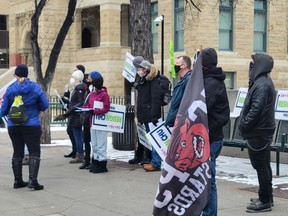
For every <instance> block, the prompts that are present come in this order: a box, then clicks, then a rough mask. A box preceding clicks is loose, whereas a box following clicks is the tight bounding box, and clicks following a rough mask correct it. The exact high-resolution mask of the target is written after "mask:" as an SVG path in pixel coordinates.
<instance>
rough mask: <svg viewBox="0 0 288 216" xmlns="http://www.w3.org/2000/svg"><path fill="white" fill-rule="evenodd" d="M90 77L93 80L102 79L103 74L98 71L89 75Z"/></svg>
mask: <svg viewBox="0 0 288 216" xmlns="http://www.w3.org/2000/svg"><path fill="white" fill-rule="evenodd" d="M89 76H90V77H91V78H92V79H96V78H98V77H102V76H101V74H100V73H99V72H98V71H91V72H90V73H89Z"/></svg>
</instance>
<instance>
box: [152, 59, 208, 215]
mask: <svg viewBox="0 0 288 216" xmlns="http://www.w3.org/2000/svg"><path fill="white" fill-rule="evenodd" d="M209 157H210V143H209V134H208V119H207V107H206V98H205V90H204V81H203V72H202V56H201V54H200V55H199V56H198V58H197V61H196V63H195V66H194V68H193V72H192V73H191V76H190V78H189V81H188V83H187V86H186V88H185V92H184V95H183V100H182V102H181V105H180V107H179V110H178V114H177V117H176V120H175V124H174V128H173V132H172V136H171V140H170V145H169V147H168V151H167V157H166V159H165V163H164V167H163V170H162V175H161V178H160V181H159V186H158V190H157V194H156V198H155V201H154V209H153V215H155V216H174V215H183V216H199V215H201V213H202V211H203V209H204V207H205V206H206V204H207V203H208V201H209V197H210V179H211V174H210V173H211V170H210V161H209Z"/></svg>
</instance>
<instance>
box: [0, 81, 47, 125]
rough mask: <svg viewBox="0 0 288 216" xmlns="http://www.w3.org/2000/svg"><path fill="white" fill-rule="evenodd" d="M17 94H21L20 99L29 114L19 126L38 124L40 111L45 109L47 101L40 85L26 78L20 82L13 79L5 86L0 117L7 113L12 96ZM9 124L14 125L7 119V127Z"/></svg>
mask: <svg viewBox="0 0 288 216" xmlns="http://www.w3.org/2000/svg"><path fill="white" fill-rule="evenodd" d="M17 95H22V101H23V103H24V105H25V109H26V112H27V114H28V116H29V119H28V121H27V122H25V123H23V124H21V126H40V125H41V122H40V118H39V114H40V111H45V110H46V109H47V108H48V107H49V101H48V99H47V97H46V95H45V94H44V92H43V91H42V89H41V87H40V86H39V85H38V84H37V83H35V82H32V81H30V80H29V79H28V78H26V79H25V80H24V81H23V82H21V83H20V82H19V81H15V82H14V83H12V84H11V85H10V86H9V87H8V88H7V90H6V93H5V96H4V100H3V103H2V106H1V117H3V116H7V115H9V111H10V108H11V105H12V103H13V101H14V97H15V96H17ZM10 126H15V124H13V123H12V122H11V121H10V120H8V127H10Z"/></svg>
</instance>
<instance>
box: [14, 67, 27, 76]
mask: <svg viewBox="0 0 288 216" xmlns="http://www.w3.org/2000/svg"><path fill="white" fill-rule="evenodd" d="M14 74H15V75H16V76H18V77H27V76H28V67H27V66H26V65H25V64H19V65H18V66H17V67H16V69H15V72H14Z"/></svg>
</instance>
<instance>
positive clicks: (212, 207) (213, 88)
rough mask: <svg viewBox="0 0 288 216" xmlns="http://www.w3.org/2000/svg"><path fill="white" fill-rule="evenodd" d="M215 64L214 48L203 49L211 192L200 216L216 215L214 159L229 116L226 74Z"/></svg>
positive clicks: (220, 146)
mask: <svg viewBox="0 0 288 216" xmlns="http://www.w3.org/2000/svg"><path fill="white" fill-rule="evenodd" d="M217 64H218V56H217V52H216V50H215V49H213V48H205V49H203V50H202V69H203V78H204V88H205V95H206V106H207V115H208V127H209V141H210V160H211V194H210V201H209V203H208V204H207V205H206V207H205V208H204V209H203V214H202V216H212V215H213V216H217V187H216V159H217V157H218V156H219V155H220V152H221V149H222V146H223V138H224V133H223V127H224V126H225V125H226V124H227V122H228V121H229V118H230V109H229V101H228V96H227V91H226V86H225V83H224V81H225V79H226V75H225V73H224V72H223V70H222V68H221V67H217Z"/></svg>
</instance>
